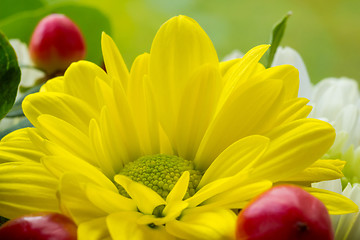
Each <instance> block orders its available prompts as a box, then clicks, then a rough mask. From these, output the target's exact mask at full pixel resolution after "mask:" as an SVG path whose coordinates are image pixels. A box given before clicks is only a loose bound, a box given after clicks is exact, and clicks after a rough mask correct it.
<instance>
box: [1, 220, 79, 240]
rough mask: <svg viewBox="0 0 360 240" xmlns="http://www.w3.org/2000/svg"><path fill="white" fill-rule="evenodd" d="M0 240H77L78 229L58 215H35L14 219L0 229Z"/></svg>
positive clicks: (71, 222)
mask: <svg viewBox="0 0 360 240" xmlns="http://www.w3.org/2000/svg"><path fill="white" fill-rule="evenodd" d="M0 239H4V240H5V239H9V240H10V239H11V240H24V239H31V240H76V239H77V227H76V225H75V223H74V222H73V221H72V220H71V219H70V218H68V217H66V216H64V215H61V214H58V213H35V214H30V215H25V216H22V217H19V218H15V219H12V220H10V221H8V222H6V223H5V224H4V225H2V226H1V228H0Z"/></svg>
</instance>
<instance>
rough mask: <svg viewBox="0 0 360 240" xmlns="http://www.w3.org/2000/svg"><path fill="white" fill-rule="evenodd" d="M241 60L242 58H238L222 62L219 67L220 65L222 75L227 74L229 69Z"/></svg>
mask: <svg viewBox="0 0 360 240" xmlns="http://www.w3.org/2000/svg"><path fill="white" fill-rule="evenodd" d="M240 61H241V59H240V58H236V59H232V60H229V61H225V62H220V65H219V67H220V73H221V76H222V77H223V76H225V75H226V73H227V72H228V71H229V69H231V68H232V67H233V66H234V65H235V64H237V63H238V62H240Z"/></svg>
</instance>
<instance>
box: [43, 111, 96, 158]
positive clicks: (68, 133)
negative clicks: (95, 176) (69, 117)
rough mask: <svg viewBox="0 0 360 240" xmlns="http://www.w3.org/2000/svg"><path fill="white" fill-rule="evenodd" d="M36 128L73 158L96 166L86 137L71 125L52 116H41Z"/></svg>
mask: <svg viewBox="0 0 360 240" xmlns="http://www.w3.org/2000/svg"><path fill="white" fill-rule="evenodd" d="M38 122H39V124H38V126H37V128H38V129H39V130H40V131H41V132H42V133H43V134H44V135H45V136H46V137H47V138H48V139H49V140H50V141H52V142H54V143H56V144H58V145H60V146H61V147H63V148H65V149H66V150H67V151H69V152H71V153H72V154H74V155H75V156H78V157H80V158H82V159H85V160H86V161H88V162H89V163H92V164H97V162H96V160H95V159H94V157H93V156H94V153H93V150H92V148H91V142H90V139H89V137H88V136H87V135H85V134H84V133H83V132H81V131H80V130H79V129H77V128H76V127H74V126H73V125H71V124H69V123H67V122H65V121H64V120H62V119H59V118H57V117H54V116H52V115H47V114H42V115H41V116H39V117H38Z"/></svg>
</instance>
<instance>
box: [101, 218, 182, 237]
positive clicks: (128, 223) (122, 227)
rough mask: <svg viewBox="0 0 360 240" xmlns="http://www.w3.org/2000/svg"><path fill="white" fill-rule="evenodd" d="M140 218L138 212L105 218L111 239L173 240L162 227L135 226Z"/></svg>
mask: <svg viewBox="0 0 360 240" xmlns="http://www.w3.org/2000/svg"><path fill="white" fill-rule="evenodd" d="M141 216H142V214H141V213H139V212H119V213H113V214H111V215H109V216H108V217H107V218H106V223H107V226H108V228H109V231H110V234H111V237H112V239H114V240H123V239H129V240H147V239H159V240H168V239H169V240H175V238H174V237H173V236H171V235H170V234H168V233H167V232H166V231H165V229H164V227H162V226H158V227H156V228H151V227H149V226H147V225H140V224H137V220H138V219H139V218H140V217H141Z"/></svg>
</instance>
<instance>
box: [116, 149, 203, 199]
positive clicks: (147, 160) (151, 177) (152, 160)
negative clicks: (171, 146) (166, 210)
mask: <svg viewBox="0 0 360 240" xmlns="http://www.w3.org/2000/svg"><path fill="white" fill-rule="evenodd" d="M185 171H188V172H189V173H190V181H189V187H188V191H187V193H186V195H185V197H184V198H189V197H190V196H192V195H194V194H195V191H196V187H197V186H198V184H199V182H200V179H201V177H202V173H201V172H200V171H198V170H195V169H194V164H193V162H192V161H188V160H185V159H183V158H181V157H177V156H172V155H165V154H157V155H149V156H143V157H140V158H138V159H137V160H135V161H133V162H130V163H128V164H126V165H125V166H124V168H123V169H122V170H121V171H120V173H119V174H121V175H125V176H127V177H129V178H131V179H132V180H133V181H135V182H138V183H141V184H144V185H145V186H147V187H149V188H151V189H153V190H154V191H155V192H157V193H158V194H159V195H160V196H161V197H162V198H164V199H166V197H167V195H168V194H169V192H170V191H171V189H173V187H174V186H175V184H176V182H177V180H178V179H179V178H180V177H181V174H182V173H183V172H185ZM117 187H118V189H119V193H120V194H121V195H123V196H126V197H130V196H129V195H128V194H127V192H126V191H125V189H124V188H122V187H121V186H119V185H118V186H117Z"/></svg>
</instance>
